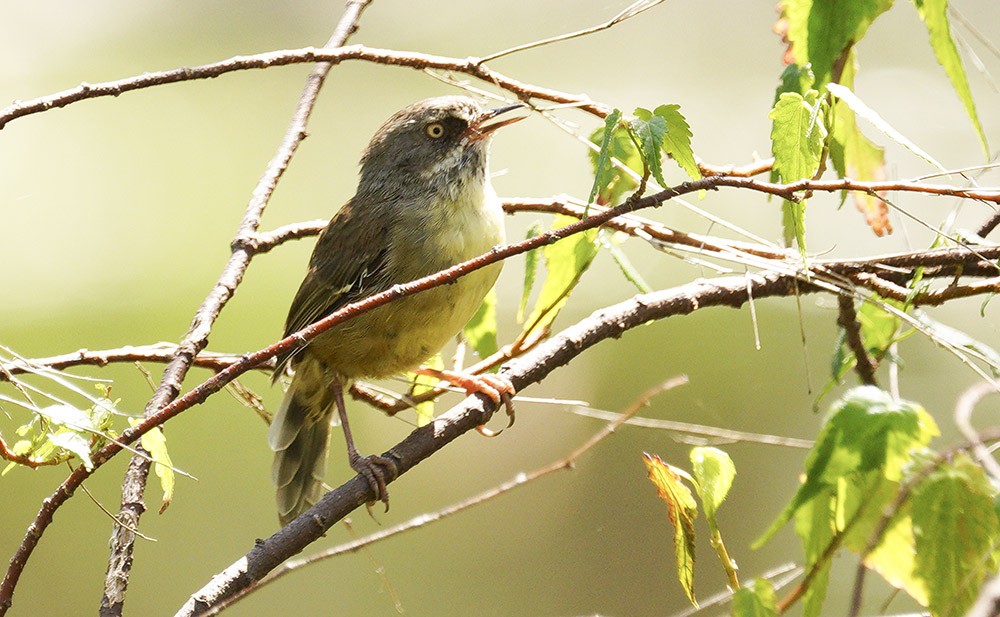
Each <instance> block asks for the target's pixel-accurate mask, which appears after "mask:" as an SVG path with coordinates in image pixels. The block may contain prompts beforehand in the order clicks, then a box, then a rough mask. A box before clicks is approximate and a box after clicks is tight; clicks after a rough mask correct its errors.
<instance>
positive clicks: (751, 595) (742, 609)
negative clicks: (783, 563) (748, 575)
mask: <svg viewBox="0 0 1000 617" xmlns="http://www.w3.org/2000/svg"><path fill="white" fill-rule="evenodd" d="M777 615H778V603H777V601H776V600H775V598H774V587H772V586H771V583H770V582H769V581H768V580H767V579H759V578H758V579H753V580H751V581H750V582H749V583H747V584H746V585H745V586H743V587H741V588H739V589H737V590H736V593H734V594H733V617H777Z"/></svg>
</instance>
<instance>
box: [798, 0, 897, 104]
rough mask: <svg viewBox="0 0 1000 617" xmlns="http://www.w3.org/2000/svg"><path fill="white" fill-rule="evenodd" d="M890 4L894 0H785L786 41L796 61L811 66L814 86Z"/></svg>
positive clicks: (826, 77) (824, 80) (827, 78)
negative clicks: (835, 0)
mask: <svg viewBox="0 0 1000 617" xmlns="http://www.w3.org/2000/svg"><path fill="white" fill-rule="evenodd" d="M892 4H893V0H842V1H840V2H829V1H827V0H785V2H784V7H785V11H784V15H785V18H786V19H787V20H788V40H789V41H790V43H791V48H792V53H793V54H794V56H795V60H796V62H797V63H798V64H800V65H805V64H807V63H809V64H811V65H812V69H813V72H814V73H815V74H816V84H817V85H819V86H822V85H824V84H826V83H827V82H829V81H831V80H832V79H833V78H834V77H835V75H834V74H833V72H834V67H835V66H836V65H837V64H838V60H841V59H842V58H843V56H844V54H845V53H846V52H848V51H849V50H850V49H851V47H852V46H853V45H854V44H855V43H856V42H858V41H860V40H861V39H862V38H864V35H865V32H867V31H868V27H869V26H870V25H871V24H872V22H873V21H875V18H876V17H878V16H879V15H881V14H882V13H883V12H885V11H886V10H888V9H889V8H890V7H891V6H892Z"/></svg>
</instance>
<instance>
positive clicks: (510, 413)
mask: <svg viewBox="0 0 1000 617" xmlns="http://www.w3.org/2000/svg"><path fill="white" fill-rule="evenodd" d="M416 372H417V373H418V374H420V375H427V376H429V377H435V378H437V379H440V380H442V381H447V382H448V383H450V384H452V385H454V386H457V387H459V388H462V389H463V390H465V392H466V393H467V394H476V393H482V394H485V395H486V396H487V397H488V398H489V399H490V400H491V401H493V402H494V403H496V404H498V405H499V404H500V403H503V406H504V410H505V411H506V412H507V428H510V427H511V426H513V425H514V399H513V397H514V395H515V394H516V393H517V391H516V390H515V389H514V384H512V383H510V380H509V379H507V378H506V377H503V376H501V375H497V374H496V373H483V374H481V375H472V374H469V373H457V372H455V371H447V370H443V369H435V368H429V367H425V366H422V367H420V368H418V369H417V370H416ZM477 430H478V431H479V432H480V433H481V434H483V435H485V436H486V437H496V436H497V435H499V434H500V432H501V431H502V430H503V429H500V431H491V430H490V429H488V428H486V427H485V426H480V427H478V429H477Z"/></svg>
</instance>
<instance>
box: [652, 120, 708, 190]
mask: <svg viewBox="0 0 1000 617" xmlns="http://www.w3.org/2000/svg"><path fill="white" fill-rule="evenodd" d="M653 114H654V115H656V116H658V117H660V118H663V121H664V123H665V124H666V133H665V134H664V135H663V151H664V152H666V154H667V156H669V157H670V158H672V159H673V160H674V162H676V163H677V165H678V166H679V167H680V168H681V169H683V170H684V171H685V172H686V173H687V175H688V176H689V177H690V178H691V179H692V180H699V179H701V170H700V169H698V163H697V161H695V159H694V150H692V149H691V127H690V126H688V123H687V120H686V119H685V118H684V116H683V115H681V112H680V105H660V106H659V107H657V108H656V109H654V110H653Z"/></svg>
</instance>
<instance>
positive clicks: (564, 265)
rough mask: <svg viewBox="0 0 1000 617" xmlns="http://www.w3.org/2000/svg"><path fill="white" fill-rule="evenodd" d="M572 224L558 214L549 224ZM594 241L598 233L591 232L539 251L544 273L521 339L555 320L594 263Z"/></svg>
mask: <svg viewBox="0 0 1000 617" xmlns="http://www.w3.org/2000/svg"><path fill="white" fill-rule="evenodd" d="M575 221H576V219H575V218H573V217H571V216H565V215H559V216H557V217H555V220H554V221H553V222H552V228H553V229H557V228H559V227H564V226H566V225H569V224H570V223H573V222H575ZM596 238H597V230H596V229H590V230H587V231H585V232H582V233H578V234H574V235H572V236H570V237H568V238H564V239H562V240H559V241H558V242H556V243H555V244H550V245H548V246H546V247H545V248H544V249H542V254H543V255H544V257H545V268H546V270H547V274H546V276H545V282H544V283H543V284H542V289H541V291H539V293H538V299H537V300H536V301H535V308H534V310H532V312H531V315H530V316H529V317H528V319H527V320H526V321H525V322H526V323H527V324H528V325H527V328H526V331H525V333H524V338H530V337H531V336H533V335H534V334H536V333H538V332H540V331H544V330H547V329H548V327H549V326H550V325H551V324H552V322H553V321H554V320H555V318H556V316H557V315H558V314H559V311H560V310H562V307H563V306H565V304H566V301H567V300H568V299H569V295H570V293H571V292H572V291H573V289H574V288H575V287H576V284H577V283H579V282H580V277H581V276H583V273H584V272H585V271H586V270H587V268H589V267H590V264H591V262H593V261H594V257H595V256H596V255H597V251H598V248H599V247H598V244H597V242H596Z"/></svg>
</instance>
